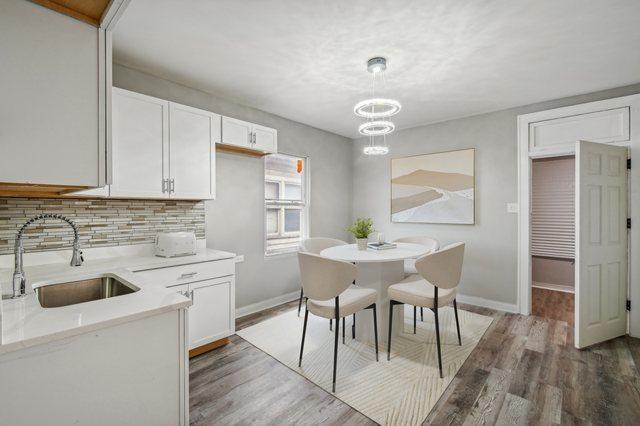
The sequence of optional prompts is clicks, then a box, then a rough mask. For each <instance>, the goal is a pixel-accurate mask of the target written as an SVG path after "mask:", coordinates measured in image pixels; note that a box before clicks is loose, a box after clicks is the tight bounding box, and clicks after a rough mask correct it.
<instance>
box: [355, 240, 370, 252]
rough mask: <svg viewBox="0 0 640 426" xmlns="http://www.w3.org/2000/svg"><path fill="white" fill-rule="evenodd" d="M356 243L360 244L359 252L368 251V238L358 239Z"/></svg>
mask: <svg viewBox="0 0 640 426" xmlns="http://www.w3.org/2000/svg"><path fill="white" fill-rule="evenodd" d="M356 242H357V243H358V250H366V249H367V243H368V242H369V239H368V238H356Z"/></svg>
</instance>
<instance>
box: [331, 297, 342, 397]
mask: <svg viewBox="0 0 640 426" xmlns="http://www.w3.org/2000/svg"><path fill="white" fill-rule="evenodd" d="M339 328H340V305H339V302H338V298H337V297H336V337H335V340H334V343H333V388H332V389H333V393H336V369H337V367H338V333H339V331H338V329H339Z"/></svg>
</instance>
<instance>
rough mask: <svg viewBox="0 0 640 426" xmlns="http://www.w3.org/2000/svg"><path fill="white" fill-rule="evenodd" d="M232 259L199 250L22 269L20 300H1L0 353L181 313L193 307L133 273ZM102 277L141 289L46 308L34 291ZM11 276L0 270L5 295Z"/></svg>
mask: <svg viewBox="0 0 640 426" xmlns="http://www.w3.org/2000/svg"><path fill="white" fill-rule="evenodd" d="M232 258H235V254H233V253H229V252H225V251H220V250H213V249H202V250H199V251H198V253H197V254H196V255H193V256H184V257H176V258H169V259H167V258H162V257H156V256H148V255H145V256H128V257H113V258H108V259H99V260H94V261H91V260H87V261H85V262H84V264H83V265H82V266H79V267H72V266H69V264H68V263H63V264H60V263H56V264H48V265H39V266H31V267H25V268H24V269H25V275H26V277H27V295H26V296H24V297H21V298H19V299H5V300H2V303H1V304H0V326H1V331H2V335H1V336H0V354H3V353H7V352H12V351H15V350H18V349H20V348H24V347H29V346H33V345H38V344H42V343H47V342H50V341H54V340H59V339H62V338H65V337H69V336H74V335H77V334H81V333H86V332H89V331H92V330H95V329H99V328H104V327H109V326H113V325H116V324H120V323H123V322H127V321H131V320H134V319H138V318H143V317H145V316H150V315H155V314H159V313H162V312H167V311H170V310H175V309H180V308H185V307H187V306H189V305H190V304H191V301H190V300H189V299H188V298H187V297H184V296H182V295H181V294H179V293H177V292H176V291H175V290H172V289H167V288H165V287H164V285H162V284H159V283H154V282H150V281H147V280H144V279H142V278H140V277H139V276H137V275H136V274H134V273H133V272H134V271H140V270H145V269H153V268H164V267H170V266H179V265H188V264H193V263H201V262H210V261H214V260H223V259H232ZM104 273H110V274H114V275H116V276H118V277H119V278H120V279H121V280H123V281H125V282H127V283H129V284H131V285H133V286H135V287H138V288H139V289H140V290H139V291H136V292H134V293H131V294H127V295H123V296H118V297H113V298H108V299H102V300H96V301H92V302H86V303H79V304H77V305H70V306H64V307H59V308H49V309H45V308H42V307H41V306H40V303H39V302H38V300H37V297H36V294H35V292H34V288H36V287H39V286H41V285H44V284H47V283H51V282H68V281H77V280H80V279H84V278H91V277H95V276H96V275H99V274H104ZM12 275H13V269H12V268H11V269H0V287H2V289H3V290H4V291H3V292H4V293H7V290H8V289H10V288H11V278H12Z"/></svg>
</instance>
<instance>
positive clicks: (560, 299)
mask: <svg viewBox="0 0 640 426" xmlns="http://www.w3.org/2000/svg"><path fill="white" fill-rule="evenodd" d="M574 296H575V295H574V294H573V293H565V292H562V291H555V290H547V289H544V288H536V287H533V288H532V289H531V313H532V314H533V315H536V316H539V317H543V318H549V319H554V320H559V321H565V322H566V323H567V324H568V325H570V326H573V322H574V321H573V320H574V318H575V306H574V298H575V297H574Z"/></svg>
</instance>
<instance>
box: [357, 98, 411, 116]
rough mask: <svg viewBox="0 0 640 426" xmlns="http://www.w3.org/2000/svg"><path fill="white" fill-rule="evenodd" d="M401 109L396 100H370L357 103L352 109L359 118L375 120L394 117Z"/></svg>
mask: <svg viewBox="0 0 640 426" xmlns="http://www.w3.org/2000/svg"><path fill="white" fill-rule="evenodd" d="M401 108H402V106H401V105H400V102H398V101H396V100H393V99H383V98H372V99H365V100H364V101H361V102H358V103H357V104H356V106H354V107H353V112H354V113H355V114H356V115H358V116H360V117H365V118H371V119H377V118H386V117H391V116H392V115H396V114H397V113H398V112H400V109H401Z"/></svg>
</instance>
